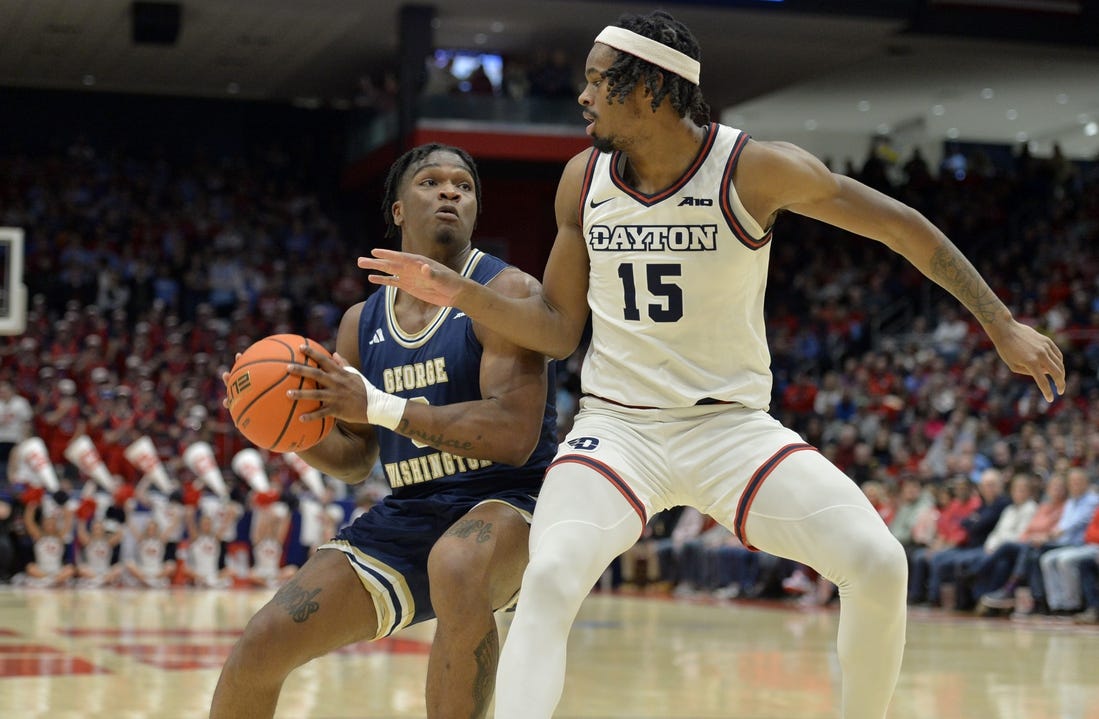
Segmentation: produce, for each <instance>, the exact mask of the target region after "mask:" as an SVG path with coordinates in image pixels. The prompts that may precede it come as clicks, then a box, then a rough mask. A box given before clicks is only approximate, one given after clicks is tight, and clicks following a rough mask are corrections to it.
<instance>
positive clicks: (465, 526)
mask: <svg viewBox="0 0 1099 719" xmlns="http://www.w3.org/2000/svg"><path fill="white" fill-rule="evenodd" d="M446 535H447V536H451V537H461V538H462V539H465V538H466V537H469V536H472V537H473V538H474V540H475V541H476V542H477V543H478V544H483V543H484V542H487V541H488V540H490V539H492V522H485V521H483V520H480V519H461V520H458V521H457V522H455V523H454V526H452V527H451V528H450V529H448V530H446Z"/></svg>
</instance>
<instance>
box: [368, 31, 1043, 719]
mask: <svg viewBox="0 0 1099 719" xmlns="http://www.w3.org/2000/svg"><path fill="white" fill-rule="evenodd" d="M700 55H701V53H700V51H699V47H698V43H697V41H696V40H695V38H694V37H693V36H692V35H691V33H690V31H689V30H688V29H687V28H686V27H684V26H683V25H682V24H681V23H679V22H677V21H676V20H674V19H673V18H672V17H671V16H670V15H668V14H666V13H663V12H655V13H652V14H650V15H646V16H624V17H623V18H622V19H620V21H619V23H618V25H617V26H611V27H608V28H606V29H604V30H603V31H602V32H601V33H600V34H599V35H598V37H597V38H596V41H595V44H594V46H593V48H592V50H591V51H590V53H589V54H588V57H587V62H586V64H585V68H586V69H585V77H586V80H587V84H586V87H585V88H584V90H583V92H582V93H581V94H580V97H579V102H580V104H581V105H582V106H583V114H584V117H585V118H586V119H587V120H588V122H589V123H590V124H589V125H588V128H587V130H588V134H589V135H591V137H592V139H593V142H594V145H595V150H594V151H586V152H583V153H581V154H579V155H577V156H576V157H574V158H573V159H572V160H571V161H570V162H569V163H568V164H567V166H566V167H565V170H564V175H563V177H562V180H561V183H560V185H559V187H558V193H557V199H556V213H557V222H558V234H557V239H556V242H555V244H554V246H553V250H552V252H551V254H550V257H549V261H548V264H547V266H546V269H545V276H544V278H543V286H542V294H541V296H536V297H531V298H509V297H504V296H502V295H500V294H499V293H497V292H494V291H492V289H491V288H484V287H483V286H481V285H479V284H477V283H474V282H470V281H469V280H467V279H465V278H463V277H461V276H459V275H458V274H457V273H455V272H452V271H451V270H449V269H448V268H446V267H444V266H442V265H439V264H437V263H434V262H431V260H430V259H427V258H419V257H414V256H409V255H405V254H401V253H395V252H391V251H385V250H375V251H374V252H373V255H374V256H373V257H372V258H361V259H360V260H359V265H360V267H363V268H366V269H373V270H378V271H381V272H385V273H388V276H382V275H376V276H372V277H371V281H373V282H376V283H378V284H382V285H388V286H390V287H399V288H400V289H401V290H403V291H405V292H409V293H411V294H414V295H416V296H418V297H421V298H423V299H424V300H427V301H430V302H433V303H436V304H439V305H442V306H452V307H458V308H461V310H462V311H464V312H466V313H467V314H469V315H470V316H472V317H473V318H474V319H475V320H476V321H477V322H483V323H485V324H486V325H488V326H490V327H492V328H493V330H494V331H497V332H500V333H501V334H503V335H504V336H506V337H508V338H509V339H511V340H512V341H514V342H516V343H518V344H520V345H523V346H524V347H530V348H531V349H536V350H538V351H540V352H544V353H546V354H547V355H549V356H552V357H566V356H568V355H569V354H570V353H572V352H573V351H574V349H575V348H576V347H577V343H578V341H579V340H580V337H581V333H582V332H583V329H584V324H585V321H586V320H587V319H588V317H589V315H590V317H591V321H592V338H591V344H590V346H589V349H588V350H587V355H586V357H585V361H584V365H583V370H582V386H583V394H584V397H583V399H582V400H581V403H580V407H581V409H580V412H579V414H578V415H577V417H576V421H575V426H574V427H573V429H572V431H571V432H570V433H569V435H568V437H567V438H566V441H565V443H564V444H562V446H561V449H560V452H559V453H558V455H557V457H556V459H555V460H554V463H553V464H552V465H551V467H550V470H549V472H548V473H547V475H546V480H545V485H544V487H543V490H542V494H541V495H540V497H539V502H538V509H537V511H536V513H535V518H534V524H533V526H532V528H531V537H530V547H531V556H530V563H529V564H528V566H527V570H526V573H525V575H524V577H523V588H524V593H523V601H522V602H521V603H520V605H519V608H518V611H517V613H516V617H515V621H514V623H513V624H512V627H511V629H510V632H509V634H508V639H507V642H506V644H505V648H504V651H503V656H502V658H501V662H500V672H499V681H498V689H497V697H496V716H497V717H498V718H501V719H547V718H548V717H550V716H551V714H552V713H553V710H554V707H555V706H556V705H557V702H558V700H559V698H560V694H561V691H562V686H563V681H564V675H565V649H566V639H567V636H568V632H569V629H570V627H571V624H572V622H573V619H574V617H575V614H576V612H577V610H578V609H579V607H580V604H581V602H582V601H583V599H584V597H585V596H586V595H587V593H588V590H589V589H590V588H591V587H592V586H593V585H594V584H595V583H596V581H597V579H598V578H599V576H600V574H601V573H602V571H603V570H604V568H605V567H606V565H607V564H608V563H609V562H610V561H611V560H612V559H613V558H614V557H615V556H617V555H618V554H621V553H622V552H623V551H624V550H625V549H627V548H628V547H629V546H630V545H632V544H633V543H634V542H635V541H636V540H637V538H638V536H639V534H640V533H641V530H642V528H643V527H644V526H645V520H646V519H647V518H648V517H650V516H652V514H653V513H655V512H657V511H660V510H662V509H664V508H666V507H668V506H670V505H675V504H689V505H693V506H694V507H697V508H698V509H699V510H701V511H702V512H704V513H706V514H709V515H711V516H713V517H714V518H716V519H717V520H718V521H720V522H721V523H722V524H724V525H725V526H726V527H728V528H729V529H730V530H732V531H734V532H735V534H736V535H737V536H738V537H739V538H740V540H741V541H742V542H743V543H744V544H745V545H746V546H748V547H755V548H758V549H760V550H763V551H765V552H768V553H770V554H774V555H778V556H782V557H787V558H789V559H793V560H795V561H798V562H801V563H803V564H807V565H809V566H811V567H813V568H814V569H816V570H817V571H818V572H820V574H821V575H823V576H824V577H826V578H827V579H828V580H830V581H832V582H834V583H835V584H837V585H838V586H839V591H840V596H841V609H840V620H839V640H838V645H837V648H838V652H839V659H840V664H841V667H842V670H843V688H842V706H843V708H842V716H843V717H844V719H882V718H883V717H884V716H885V714H886V709H887V707H888V705H889V702H890V698H891V696H892V694H893V690H894V686H895V684H896V681H897V677H898V673H899V671H900V666H901V656H902V653H903V648H904V641H905V618H906V617H905V584H906V574H907V568H906V562H905V555H904V550H903V549H902V548H901V546H900V544H898V543H897V541H896V540H895V539H893V537H892V536H891V535H890V533H889V530H888V529H887V528H886V526H885V524H884V523H883V522H882V521H881V518H880V517H879V516H878V514H877V513H876V512H875V511H874V508H873V507H872V506H871V505H870V503H869V502H868V501H867V499H866V497H865V496H863V494H862V492H861V491H859V488H858V487H857V486H856V485H855V484H854V482H852V481H851V480H850V479H848V478H847V477H846V476H844V474H843V473H842V472H840V471H839V470H838V469H837V468H836V467H834V466H833V465H832V464H831V463H829V462H828V461H827V460H826V459H825V458H824V457H823V456H822V455H821V454H820V453H819V452H818V451H817V450H816V449H815V448H813V447H811V446H809V445H807V444H805V443H804V441H803V440H802V438H801V437H800V436H798V435H797V434H796V433H794V432H793V431H791V430H789V429H787V428H785V427H783V426H781V425H780V424H779V423H778V422H776V421H775V420H774V419H773V418H772V417H771V416H770V415H769V414H768V413H767V408H768V403H769V400H770V396H771V373H770V355H769V350H768V347H767V345H766V339H765V327H764V318H763V298H764V288H765V285H766V280H767V263H768V256H769V250H770V242H771V237H772V229H773V226H774V224H775V222H776V219H777V218H778V217H779V215H780V214H781V213H783V212H796V213H798V214H802V215H806V216H808V217H813V218H816V219H818V220H821V221H824V222H828V223H830V224H833V225H835V226H837V227H841V228H843V229H846V230H848V231H850V232H853V233H855V234H858V235H862V236H865V237H869V238H872V239H875V240H877V241H879V242H881V243H883V244H884V245H886V246H887V247H889V248H891V249H892V250H894V251H896V252H898V253H900V254H901V255H903V256H904V257H905V258H907V259H908V260H909V261H910V262H912V264H913V265H915V266H916V267H917V268H918V269H919V270H920V271H921V272H923V273H924V274H925V275H926V276H927V277H929V278H930V279H932V280H934V281H935V282H937V283H938V284H940V285H942V286H943V287H944V288H945V289H947V290H948V291H950V292H951V293H952V294H953V295H954V296H955V297H956V298H957V299H958V300H960V301H961V302H962V303H963V304H964V305H965V306H966V307H967V308H968V309H969V310H970V311H971V312H972V313H973V314H974V316H975V317H976V318H977V320H978V321H979V322H980V323H981V325H982V327H983V328H984V330H985V331H986V332H987V333H988V335H989V337H990V338H991V339H992V342H993V343H994V345H995V347H996V350H997V351H998V352H999V354H1000V356H1001V358H1002V359H1003V360H1004V361H1005V362H1006V363H1007V365H1008V366H1009V367H1010V368H1011V369H1012V370H1014V371H1016V372H1019V373H1022V374H1026V375H1030V376H1031V377H1033V378H1034V380H1035V381H1036V382H1037V383H1038V386H1039V388H1040V389H1041V391H1042V393H1043V395H1044V396H1045V397H1046V399H1047V400H1049V401H1052V400H1053V399H1054V388H1056V390H1057V391H1063V389H1064V385H1065V378H1064V363H1063V359H1062V356H1061V352H1060V351H1059V350H1058V348H1057V347H1056V345H1055V344H1054V343H1053V342H1052V341H1051V340H1049V339H1048V338H1046V337H1044V336H1042V335H1040V334H1039V333H1038V332H1036V331H1034V330H1033V329H1031V328H1030V327H1027V326H1024V325H1022V324H1020V323H1019V322H1017V321H1016V320H1015V319H1014V318H1013V317H1012V315H1011V312H1010V311H1009V310H1008V309H1007V308H1006V307H1005V306H1004V304H1003V303H1002V302H1001V301H1000V300H999V299H998V298H997V297H996V296H995V294H993V292H992V291H991V290H990V289H989V287H988V285H987V284H986V282H985V281H984V280H983V279H982V278H981V277H980V275H979V274H978V273H977V272H976V270H975V269H974V268H973V266H972V265H971V264H970V263H969V262H968V261H967V260H966V258H965V257H964V256H963V255H962V254H961V253H960V252H959V251H958V249H957V248H956V247H955V246H954V245H953V244H952V243H951V242H950V241H949V240H948V239H947V238H946V237H945V236H944V235H943V234H942V233H941V232H939V231H938V230H937V229H936V228H935V227H934V226H932V225H931V223H930V222H928V221H927V220H926V219H925V218H924V217H923V216H921V215H920V214H919V213H917V212H915V211H914V210H912V209H911V208H909V207H907V206H905V205H903V204H901V203H900V202H897V201H895V200H892V199H890V198H889V197H886V196H885V195H882V194H880V193H878V192H876V191H874V190H872V189H870V188H868V187H866V186H864V185H862V184H860V183H858V182H856V181H854V180H852V179H850V178H847V177H844V176H841V175H836V174H833V173H832V172H830V171H829V170H828V168H826V167H825V166H824V165H823V164H822V163H821V162H819V161H818V160H817V159H816V158H814V157H813V156H812V155H810V154H809V153H807V152H805V151H804V150H801V149H800V148H797V147H795V146H793V145H790V144H787V143H781V142H760V141H755V140H751V139H749V138H748V136H747V135H746V134H745V133H743V132H741V131H739V130H737V129H734V128H732V127H726V126H723V125H719V124H713V123H710V122H709V119H708V117H709V108H708V107H706V105H705V103H704V101H703V99H702V95H701V92H700V90H699V87H698V82H699V73H700V69H701V66H700V63H699V58H700Z"/></svg>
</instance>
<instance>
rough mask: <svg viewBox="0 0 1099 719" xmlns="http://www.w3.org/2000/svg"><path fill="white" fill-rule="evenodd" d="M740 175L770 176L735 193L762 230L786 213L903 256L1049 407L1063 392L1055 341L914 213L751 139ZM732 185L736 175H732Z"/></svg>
mask: <svg viewBox="0 0 1099 719" xmlns="http://www.w3.org/2000/svg"><path fill="white" fill-rule="evenodd" d="M737 173H738V175H740V174H741V173H744V176H749V175H750V176H751V177H766V178H768V179H767V181H765V182H761V183H758V184H756V185H748V183H747V182H744V183H741V184H743V185H744V189H743V190H742V188H741V184H737V185H736V188H737V192H738V194H740V196H741V199H742V200H743V201H744V203H745V206H746V207H747V208H748V210H749V211H750V212H752V213H753V215H754V216H755V217H756V219H757V220H762V221H763V222H762V223H761V224H764V226H766V225H768V224H770V223H771V222H772V221H773V220H774V217H775V215H776V214H777V213H778V212H779V211H781V210H789V211H791V212H796V213H798V214H800V215H805V216H807V217H812V218H814V219H817V220H820V221H822V222H827V223H828V224H831V225H834V226H836V227H839V228H842V229H845V230H848V231H849V232H853V233H855V234H858V235H862V236H864V237H869V238H871V239H874V240H878V241H879V242H881V243H883V244H885V245H887V246H888V247H889V248H891V249H892V250H894V251H896V252H898V253H899V254H901V255H903V256H904V257H905V259H907V260H908V261H909V262H911V263H912V264H913V265H914V266H915V267H916V268H917V269H919V270H920V272H922V273H923V274H924V275H926V276H927V277H928V278H929V279H931V280H933V281H934V282H936V283H937V284H938V285H940V286H941V287H942V288H943V289H945V290H946V291H947V292H950V294H952V295H954V297H956V298H957V299H958V301H959V302H961V303H962V304H963V305H965V307H966V308H967V309H968V310H969V311H970V312H972V313H973V316H974V317H976V318H977V321H978V322H980V323H981V326H982V327H983V328H984V330H985V332H987V333H988V336H989V338H991V340H992V342H993V344H994V345H995V346H996V351H997V352H998V353H999V354H1000V357H1001V358H1002V359H1003V361H1004V362H1005V363H1006V364H1007V366H1008V367H1009V368H1011V370H1012V371H1013V372H1018V373H1019V374H1025V375H1030V376H1031V377H1033V378H1034V381H1035V382H1036V383H1037V384H1038V388H1039V389H1040V390H1041V392H1042V395H1043V396H1044V397H1045V398H1046V400H1047V401H1050V402H1052V401H1053V399H1054V397H1055V395H1054V387H1052V386H1050V381H1051V380H1052V383H1053V384H1054V385H1055V386H1056V390H1057V392H1064V389H1065V364H1064V358H1063V357H1062V355H1061V350H1060V349H1058V347H1057V345H1056V344H1055V343H1054V342H1053V340H1052V339H1050V338H1049V337H1046V336H1045V335H1043V334H1041V333H1039V332H1038V331H1036V330H1035V329H1034V328H1032V327H1029V326H1027V325H1024V324H1022V323H1020V322H1018V321H1016V320H1015V318H1014V317H1013V316H1012V314H1011V311H1010V310H1008V308H1007V307H1006V306H1005V305H1004V303H1003V302H1002V301H1001V300H1000V298H999V297H997V296H996V293H994V292H993V291H992V289H991V288H990V287H989V286H988V283H987V282H985V280H984V279H983V278H982V277H981V275H980V274H979V273H978V272H977V270H976V268H974V266H973V265H972V264H971V263H970V262H969V260H967V259H966V258H965V256H964V255H963V254H962V253H961V251H960V250H959V249H958V248H957V247H956V246H955V245H954V243H953V242H951V241H950V240H949V239H948V238H947V237H946V235H944V234H943V233H942V232H941V231H939V229H938V228H936V227H935V226H934V225H933V224H931V222H930V221H929V220H928V219H927V218H926V217H924V216H923V215H921V214H920V213H919V212H917V211H916V210H914V209H912V208H911V207H908V206H907V205H905V204H903V203H901V202H898V201H896V200H894V199H892V198H890V197H888V196H886V195H884V194H882V193H880V192H878V191H877V190H874V189H872V188H870V187H867V186H866V185H863V184H862V183H860V182H858V181H856V180H853V179H851V178H849V177H845V176H843V175H836V174H833V173H832V172H831V171H829V170H828V168H827V167H825V166H824V165H823V164H822V163H821V162H820V161H819V160H817V159H816V158H815V157H813V156H812V155H810V154H809V153H808V152H806V151H805V150H802V149H801V148H798V147H795V146H794V145H789V144H786V143H765V142H751V143H749V145H748V147H747V148H745V151H744V154H743V155H742V157H741V161H740V165H739V167H738V170H737ZM734 182H735V178H734Z"/></svg>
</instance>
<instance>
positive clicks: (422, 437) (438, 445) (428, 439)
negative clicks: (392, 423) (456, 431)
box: [397, 419, 473, 451]
mask: <svg viewBox="0 0 1099 719" xmlns="http://www.w3.org/2000/svg"><path fill="white" fill-rule="evenodd" d="M397 430H398V431H399V432H400V433H401V434H403V435H404V436H406V437H409V438H410V439H415V440H417V441H418V442H422V443H424V444H426V445H428V446H431V447H434V448H435V449H461V450H466V451H470V450H472V449H473V442H467V441H463V440H460V439H452V438H450V437H444V436H443V435H441V434H430V433H428V432H422V431H418V430H414V429H410V428H409V426H408V420H405V419H402V420H401V423H400V424H399V425H398V426H397Z"/></svg>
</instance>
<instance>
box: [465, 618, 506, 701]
mask: <svg viewBox="0 0 1099 719" xmlns="http://www.w3.org/2000/svg"><path fill="white" fill-rule="evenodd" d="M473 658H474V661H476V663H477V676H475V677H474V678H473V713H472V714H471V715H470V716H471V718H472V719H480V717H483V716H484V715H485V711H486V710H487V709H488V703H489V700H491V699H492V690H493V689H494V688H495V687H496V665H497V664H498V663H499V661H500V642H499V641H498V640H497V637H496V629H495V628H494V629H492V630H491V631H490V632H489V633H488V634H486V635H485V637H484V639H482V640H481V642H480V644H478V645H477V648H476V649H474V650H473Z"/></svg>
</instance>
